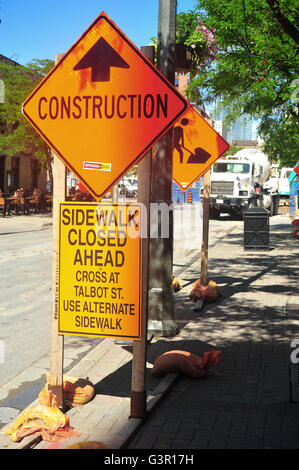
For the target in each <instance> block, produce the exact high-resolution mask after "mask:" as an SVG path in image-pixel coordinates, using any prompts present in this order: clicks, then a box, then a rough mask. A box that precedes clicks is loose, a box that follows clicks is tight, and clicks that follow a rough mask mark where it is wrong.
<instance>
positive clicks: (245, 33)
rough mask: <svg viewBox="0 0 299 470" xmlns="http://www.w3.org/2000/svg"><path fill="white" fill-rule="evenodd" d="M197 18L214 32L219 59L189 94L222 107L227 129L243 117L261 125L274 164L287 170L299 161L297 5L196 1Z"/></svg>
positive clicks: (287, 0) (288, 1) (271, 0)
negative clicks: (294, 93)
mask: <svg viewBox="0 0 299 470" xmlns="http://www.w3.org/2000/svg"><path fill="white" fill-rule="evenodd" d="M196 12H197V15H198V17H199V19H200V20H201V21H202V22H203V23H204V25H205V26H206V28H207V29H209V28H210V29H211V28H213V29H214V30H215V38H216V46H217V54H216V59H215V61H214V63H213V65H212V66H211V67H206V66H205V67H202V68H201V71H200V74H197V76H196V77H195V78H194V79H193V80H192V82H191V84H190V86H189V88H188V90H187V93H188V94H189V96H192V93H194V92H195V91H196V92H197V93H199V94H200V95H201V97H202V99H203V101H204V100H205V99H207V98H208V99H213V100H218V101H220V102H221V106H222V108H224V109H225V110H226V112H227V118H226V121H227V122H226V124H228V125H229V124H230V123H232V122H233V121H234V120H236V119H237V118H238V117H240V116H241V115H243V114H248V115H250V116H251V117H252V118H254V119H257V120H259V122H260V125H259V128H258V133H259V135H260V136H261V137H262V138H263V139H264V143H265V151H267V153H268V155H269V156H270V158H272V159H273V160H275V161H277V160H280V162H283V164H287V165H288V166H293V165H295V163H296V160H297V156H298V106H297V103H296V102H295V101H297V100H292V98H291V96H292V92H294V89H293V84H294V79H295V78H296V76H297V74H298V65H299V54H298V28H297V24H298V13H297V8H296V4H295V2H293V0H280V1H277V0H260V1H259V2H256V1H254V0H197V8H196Z"/></svg>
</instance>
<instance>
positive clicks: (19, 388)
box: [0, 204, 286, 427]
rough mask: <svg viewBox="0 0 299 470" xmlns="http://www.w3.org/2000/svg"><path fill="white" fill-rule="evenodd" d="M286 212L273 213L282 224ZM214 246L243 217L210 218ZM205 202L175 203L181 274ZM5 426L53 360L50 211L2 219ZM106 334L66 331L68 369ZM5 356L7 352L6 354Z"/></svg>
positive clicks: (196, 252)
mask: <svg viewBox="0 0 299 470" xmlns="http://www.w3.org/2000/svg"><path fill="white" fill-rule="evenodd" d="M281 217H283V219H284V220H285V217H286V216H281V215H278V216H275V217H272V218H271V223H278V224H279V223H280V221H281ZM209 227H210V233H209V248H213V247H215V246H216V245H217V248H218V249H221V243H223V242H224V241H225V239H226V238H227V237H229V235H230V234H231V233H232V232H235V233H239V234H241V233H242V231H243V221H242V220H233V219H232V218H231V217H228V216H227V217H226V216H222V217H221V218H220V219H219V220H210V225H209ZM201 232H202V210H201V206H200V204H197V205H184V206H175V210H174V274H175V275H176V276H178V277H179V276H180V274H182V273H183V272H184V271H185V270H186V268H187V267H188V266H190V265H191V264H192V263H194V262H195V260H198V259H200V250H201ZM0 240H1V253H0V265H1V272H2V277H1V279H2V282H1V285H0V295H1V306H0V313H1V316H0V324H1V333H0V341H1V343H0V345H2V348H3V350H4V354H3V353H2V358H3V356H4V361H3V360H2V361H0V427H2V426H3V425H4V424H6V423H7V422H8V421H9V420H11V419H14V417H15V416H16V415H17V414H18V413H19V411H20V410H23V409H24V408H25V407H26V406H28V405H29V404H30V403H31V402H32V401H33V400H35V399H36V398H37V396H38V393H39V391H40V390H41V388H42V387H43V386H44V383H45V378H44V377H45V371H46V369H48V368H49V365H50V356H49V349H50V311H51V249H52V246H51V240H52V219H51V217H50V216H40V215H32V216H17V217H9V218H2V219H1V220H0ZM100 341H102V340H101V339H94V338H84V337H79V336H65V351H64V372H67V370H69V369H70V368H71V367H73V366H74V365H75V364H76V363H77V362H78V361H79V360H80V359H82V358H83V357H84V355H85V354H87V352H88V351H89V350H91V349H92V348H94V347H95V346H96V345H98V344H99V342H100ZM0 358H1V355H0Z"/></svg>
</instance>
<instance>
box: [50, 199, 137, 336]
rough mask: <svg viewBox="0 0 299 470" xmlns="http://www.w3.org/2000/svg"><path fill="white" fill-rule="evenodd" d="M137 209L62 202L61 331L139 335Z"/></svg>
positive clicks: (59, 325) (131, 205)
mask: <svg viewBox="0 0 299 470" xmlns="http://www.w3.org/2000/svg"><path fill="white" fill-rule="evenodd" d="M140 212H141V210H140V207H139V205H138V204H117V205H116V204H98V203H90V204H80V203H61V204H60V221H59V228H60V229H59V234H60V241H59V286H58V308H59V313H58V315H59V316H58V332H59V333H61V334H72V335H80V336H81V335H82V336H106V337H116V338H119V337H122V338H130V339H135V340H136V339H140V315H139V307H140V272H141V271H140V270H141V265H140V263H141V256H140V253H141V239H140V234H139V231H140Z"/></svg>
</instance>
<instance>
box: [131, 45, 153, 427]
mask: <svg viewBox="0 0 299 470" xmlns="http://www.w3.org/2000/svg"><path fill="white" fill-rule="evenodd" d="M141 51H142V52H143V54H144V55H145V57H147V58H148V59H149V60H150V61H151V62H152V63H153V62H154V58H155V49H154V46H145V47H141ZM151 173H152V150H150V151H149V152H148V153H147V154H146V155H145V157H143V159H142V160H141V161H140V162H139V164H138V202H140V203H142V204H143V207H144V209H145V212H146V213H145V214H144V217H146V222H145V224H144V225H143V227H145V231H146V233H145V234H143V233H141V236H142V255H141V256H142V300H141V341H134V342H133V361H132V383H131V411H130V417H131V418H144V417H145V415H146V389H145V374H146V353H147V351H146V342H147V322H148V281H149V237H150V202H151ZM144 235H145V236H144Z"/></svg>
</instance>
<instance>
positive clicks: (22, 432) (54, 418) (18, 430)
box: [4, 405, 76, 442]
mask: <svg viewBox="0 0 299 470" xmlns="http://www.w3.org/2000/svg"><path fill="white" fill-rule="evenodd" d="M69 424H70V422H69V418H68V416H66V415H65V414H64V413H63V412H62V411H60V409H59V408H57V407H54V408H51V407H48V406H42V405H37V406H33V407H32V408H27V409H26V410H25V411H23V413H21V414H20V416H19V417H18V418H17V419H16V421H15V422H14V424H13V425H12V426H11V427H10V428H8V429H6V430H5V431H4V434H5V435H10V437H11V440H12V441H14V442H19V441H21V440H22V439H23V438H24V437H25V436H29V435H30V434H36V433H37V434H40V435H41V437H42V438H43V439H44V440H47V441H55V440H58V439H60V438H62V437H70V436H72V435H74V434H76V433H75V432H73V430H72V428H70V426H69Z"/></svg>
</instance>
